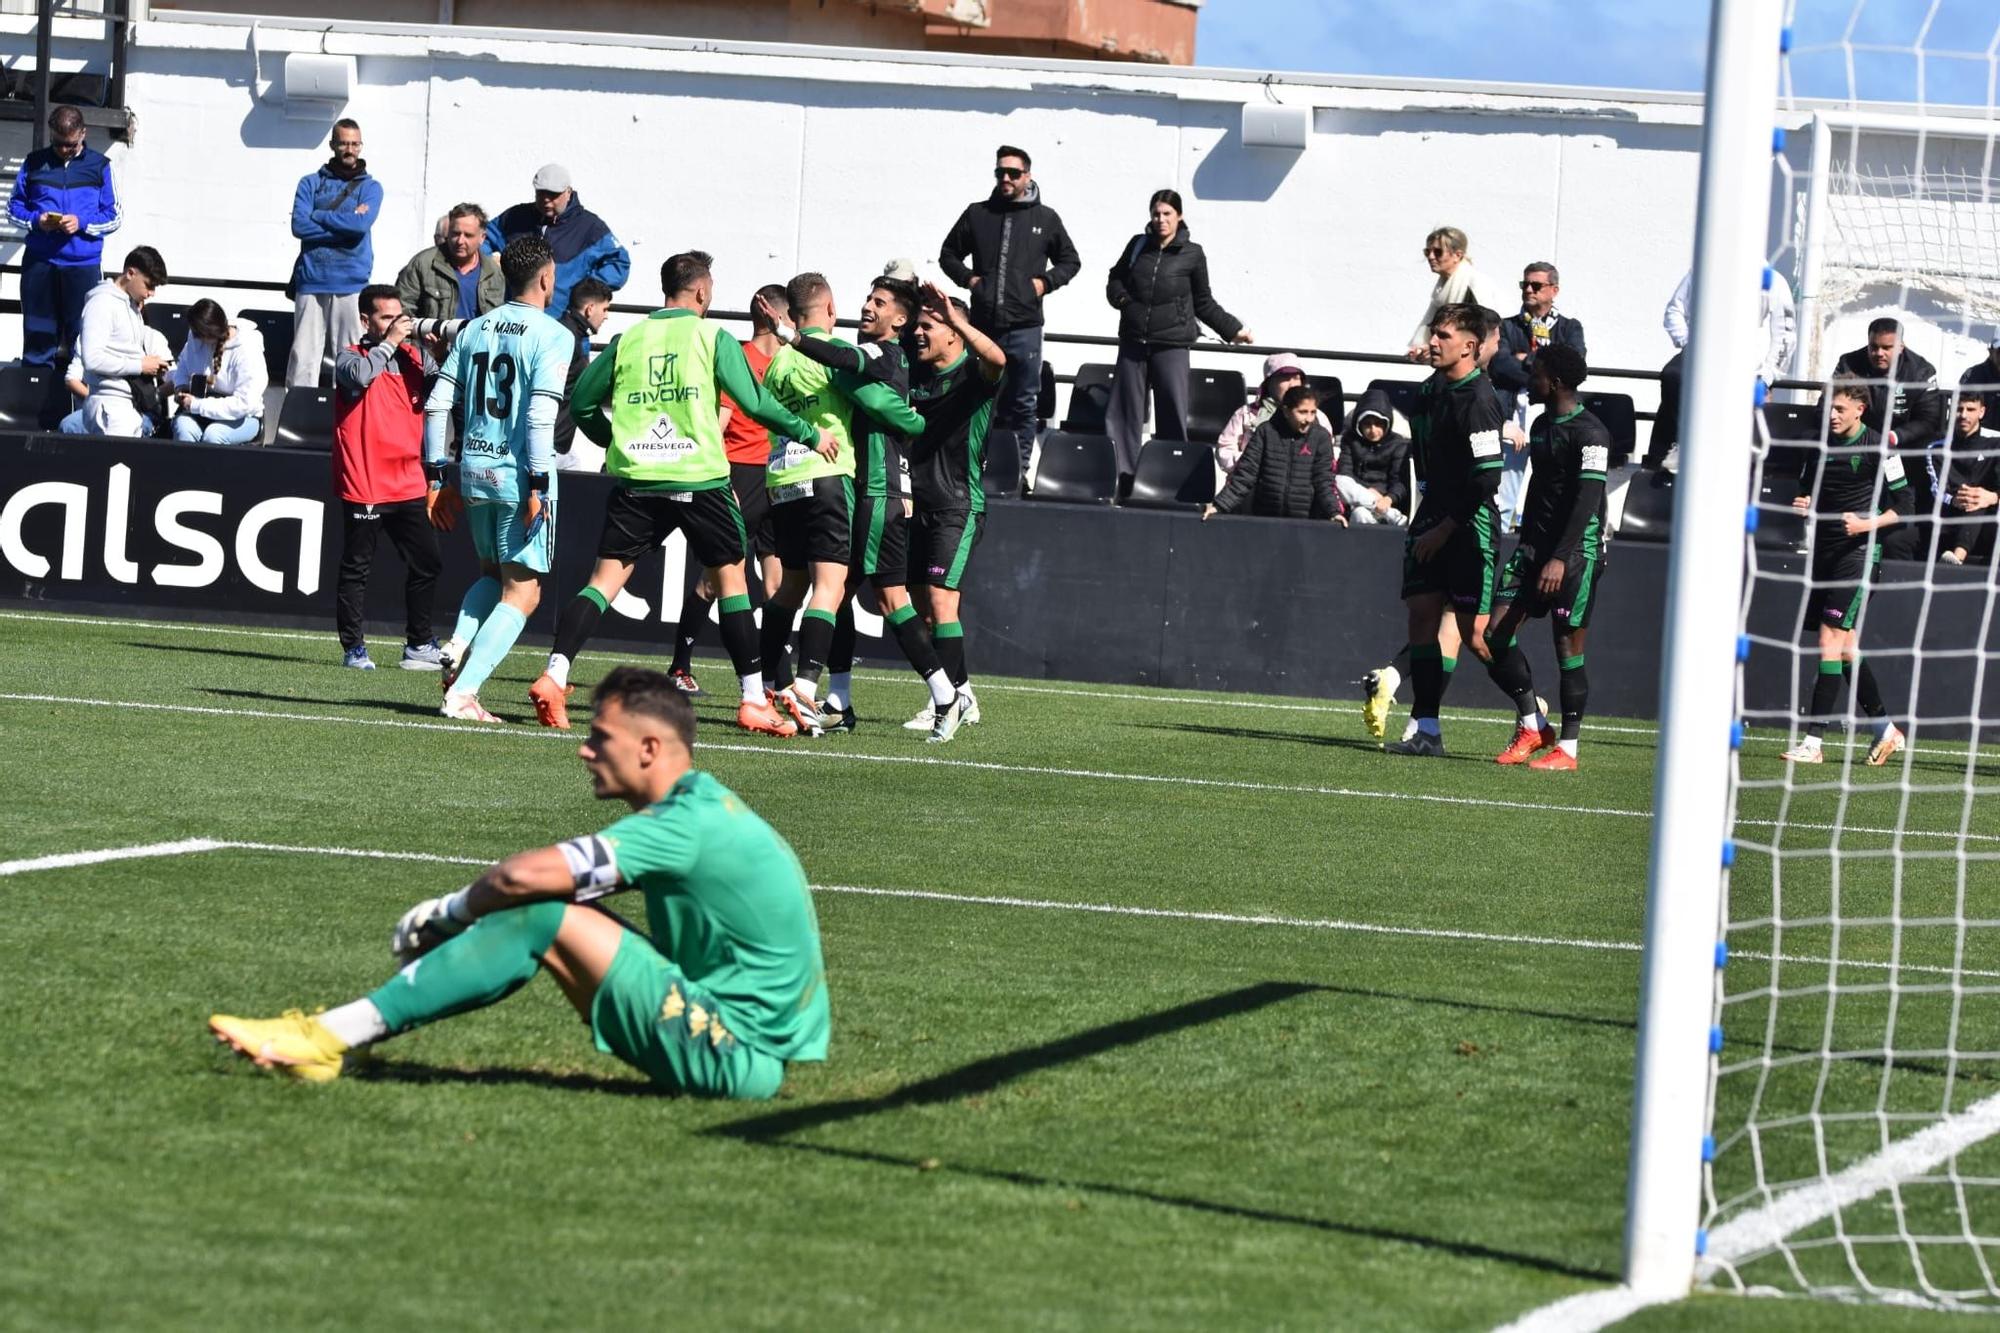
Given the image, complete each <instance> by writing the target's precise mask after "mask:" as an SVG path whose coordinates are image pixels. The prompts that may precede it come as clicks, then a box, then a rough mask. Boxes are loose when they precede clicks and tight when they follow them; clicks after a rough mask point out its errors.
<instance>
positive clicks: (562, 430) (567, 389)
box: [556, 307, 590, 454]
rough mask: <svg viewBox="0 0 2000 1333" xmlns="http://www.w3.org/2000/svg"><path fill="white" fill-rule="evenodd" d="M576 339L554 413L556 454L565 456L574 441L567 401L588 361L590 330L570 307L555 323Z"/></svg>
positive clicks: (574, 435) (580, 316) (573, 424)
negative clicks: (560, 395)
mask: <svg viewBox="0 0 2000 1333" xmlns="http://www.w3.org/2000/svg"><path fill="white" fill-rule="evenodd" d="M556 322H557V323H559V324H561V325H562V326H563V328H564V329H566V330H568V332H569V334H570V336H571V337H573V338H575V339H576V352H575V353H574V354H573V355H572V356H571V357H570V359H569V374H568V376H567V377H566V378H564V380H563V400H562V406H561V407H560V408H558V409H557V411H556V452H557V453H559V454H566V453H568V452H569V447H570V445H571V444H573V443H575V441H576V423H575V422H574V421H572V420H570V416H569V400H570V397H571V395H572V394H573V393H574V392H575V390H576V382H577V380H578V379H579V378H581V377H582V375H583V367H584V363H585V362H587V361H589V359H590V328H589V326H588V325H586V324H585V323H584V322H583V316H582V315H579V314H578V313H577V312H576V310H575V309H574V308H573V307H572V308H571V309H568V310H565V311H563V312H562V317H561V318H560V319H558V320H557V321H556Z"/></svg>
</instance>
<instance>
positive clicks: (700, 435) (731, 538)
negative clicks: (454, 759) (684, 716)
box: [528, 250, 835, 736]
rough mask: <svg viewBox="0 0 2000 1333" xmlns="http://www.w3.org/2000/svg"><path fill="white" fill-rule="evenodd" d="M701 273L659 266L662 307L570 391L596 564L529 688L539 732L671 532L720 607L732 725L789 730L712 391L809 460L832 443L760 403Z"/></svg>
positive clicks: (552, 719)
mask: <svg viewBox="0 0 2000 1333" xmlns="http://www.w3.org/2000/svg"><path fill="white" fill-rule="evenodd" d="M713 263H714V261H713V260H712V259H711V258H710V257H709V256H708V255H706V254H704V253H702V252H701V251H700V250H689V251H686V252H685V253H683V254H678V255H671V256H669V257H668V259H667V262H666V263H664V264H662V265H661V266H660V286H661V288H662V290H663V293H664V295H665V297H666V305H665V306H664V307H663V308H661V309H659V310H655V311H654V312H653V313H652V314H650V315H648V316H647V317H646V318H645V319H643V320H641V321H639V322H638V323H637V324H634V325H633V326H632V327H631V328H629V329H627V330H625V331H624V332H623V333H621V334H619V335H618V336H617V337H615V338H613V339H612V340H611V343H610V345H609V346H608V347H606V348H605V349H604V352H603V354H602V355H600V356H599V357H597V359H596V360H594V361H592V362H591V363H590V366H589V368H588V369H586V370H585V371H584V372H583V375H582V377H581V378H579V379H578V380H577V382H576V389H575V391H574V393H573V394H572V396H571V399H570V415H571V416H572V417H573V418H575V420H576V428H577V429H578V430H580V431H582V432H583V433H584V434H585V435H587V436H589V437H590V438H591V439H593V440H595V441H597V442H598V443H599V444H602V445H604V446H606V448H607V449H608V450H609V453H607V454H606V456H605V460H604V470H605V471H606V472H608V473H610V474H611V481H612V486H611V492H610V495H609V496H608V497H607V498H606V500H605V502H604V531H603V533H602V534H601V535H600V536H599V537H598V539H597V567H596V569H595V570H593V571H592V573H591V575H590V582H589V583H587V584H585V585H584V588H583V590H582V591H581V592H579V593H577V595H576V596H575V597H574V598H572V599H571V601H570V603H569V605H568V606H565V607H564V608H563V611H562V618H561V619H559V620H558V621H557V622H556V642H555V651H554V652H552V653H550V654H549V661H548V666H547V667H546V669H545V670H544V671H543V672H542V675H541V676H540V677H539V678H538V679H537V680H536V681H535V683H534V684H533V685H531V686H529V687H528V697H529V698H531V699H533V700H534V703H535V713H536V715H537V716H538V717H539V718H540V719H541V721H542V725H543V726H547V727H560V728H563V729H565V730H567V729H568V727H569V711H568V707H567V700H568V698H569V692H570V683H569V671H570V666H571V664H572V663H574V662H575V661H576V658H577V654H579V653H581V652H582V651H583V646H584V645H585V644H586V643H588V642H590V636H591V635H592V634H593V633H594V632H595V631H596V629H597V623H598V621H599V620H601V619H603V617H604V613H605V612H606V611H607V610H609V609H610V607H611V599H612V598H614V597H616V596H617V595H618V593H619V591H620V590H621V589H623V588H624V586H625V581H626V580H627V579H629V578H631V577H632V566H633V565H635V564H637V563H638V561H639V558H640V557H641V556H643V555H645V554H646V552H648V551H650V550H652V549H653V548H654V547H655V546H658V545H660V544H661V543H662V542H664V541H665V540H666V539H667V538H668V537H669V536H670V535H672V534H673V533H674V532H676V531H681V532H685V533H686V534H687V542H688V550H689V552H690V553H691V554H692V555H693V556H694V558H695V559H696V560H699V561H700V562H701V565H702V568H703V569H705V570H707V571H708V581H709V586H710V587H711V588H713V589H715V590H716V592H717V594H718V596H719V598H720V602H721V607H722V614H721V621H722V624H721V629H722V644H723V647H725V648H726V649H728V650H729V659H730V661H731V662H732V663H734V664H735V667H736V675H737V679H738V681H739V682H740V683H741V685H742V688H743V702H742V703H741V704H740V705H739V706H738V707H737V710H736V723H737V725H738V726H740V727H742V728H743V729H744V730H746V731H760V732H766V733H768V734H770V735H774V736H792V735H796V734H797V732H798V727H797V726H796V725H795V724H794V723H793V722H792V720H791V719H790V718H788V717H785V716H783V715H782V714H780V713H779V712H778V711H777V710H776V709H774V708H773V707H772V706H771V705H770V703H768V702H767V701H766V700H765V698H764V673H763V671H762V669H761V668H760V667H759V666H758V664H757V623H756V619H755V617H754V616H753V614H752V612H751V610H750V585H749V583H748V582H747V581H746V579H745V575H744V568H743V567H744V562H745V561H746V560H747V559H748V557H749V536H748V534H747V533H746V531H745V530H744V527H743V511H742V510H741V509H740V508H739V507H738V506H737V503H736V494H735V492H734V491H732V490H731V489H730V484H729V455H728V453H727V452H726V451H725V450H724V449H723V446H722V421H721V416H720V414H719V409H718V408H717V405H716V396H715V395H716V390H718V389H721V390H723V391H724V392H726V393H728V395H729V396H730V398H731V399H733V400H734V401H735V403H736V405H737V406H738V407H740V408H741V409H743V411H744V412H745V413H747V414H748V415H749V416H750V417H751V418H752V419H754V420H755V421H757V422H758V423H759V424H761V425H763V426H764V427H766V428H767V429H769V430H773V431H776V432H777V433H778V434H779V435H780V436H782V437H784V438H786V439H789V440H792V441H794V442H796V443H798V444H800V445H803V446H804V447H805V448H807V449H814V448H826V449H832V448H833V447H834V444H835V441H834V438H833V435H832V433H831V432H828V431H824V430H817V429H815V428H814V427H813V426H812V425H810V424H809V423H807V422H806V421H804V420H802V419H801V418H800V417H799V416H798V415H797V414H796V413H794V412H792V411H790V410H789V409H787V408H786V407H785V406H784V404H782V403H780V402H778V400H777V399H775V398H773V397H771V395H770V394H768V393H766V392H765V391H764V386H763V385H761V384H759V383H758V382H757V377H756V376H755V375H752V374H751V373H750V363H749V362H748V361H746V360H744V359H743V345H742V344H741V343H739V342H737V341H736V339H735V338H733V337H731V336H730V335H729V333H728V332H727V331H726V330H724V329H723V327H722V326H721V325H720V324H715V323H712V322H710V321H709V320H708V319H707V317H706V316H707V314H708V307H709V303H710V302H711V301H713V300H714V299H715V278H714V277H713V276H712V274H711V272H710V267H711V265H712V264H713Z"/></svg>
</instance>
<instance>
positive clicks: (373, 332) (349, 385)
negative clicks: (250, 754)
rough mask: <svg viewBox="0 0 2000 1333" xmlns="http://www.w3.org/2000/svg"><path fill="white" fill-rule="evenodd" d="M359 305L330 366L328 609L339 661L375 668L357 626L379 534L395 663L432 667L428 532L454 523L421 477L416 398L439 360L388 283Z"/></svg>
mask: <svg viewBox="0 0 2000 1333" xmlns="http://www.w3.org/2000/svg"><path fill="white" fill-rule="evenodd" d="M357 305H358V307H359V309H360V311H361V317H362V333H361V336H360V338H359V340H358V341H356V342H355V343H354V344H353V345H351V346H348V347H345V348H343V349H342V350H341V353H340V359H339V360H338V361H337V362H335V363H334V370H333V389H334V393H333V489H334V493H335V494H336V495H338V496H339V497H340V511H341V549H340V574H339V577H338V579H337V580H336V582H335V584H334V593H333V603H334V627H335V630H336V632H337V633H338V634H339V635H340V649H341V661H340V664H341V665H342V666H344V667H353V668H356V669H359V670H362V671H372V670H374V669H375V663H374V662H373V661H372V660H371V659H370V658H369V656H368V645H367V643H366V641H365V640H364V639H363V637H362V627H361V622H362V611H363V607H364V604H365V602H366V599H367V595H368V572H369V569H370V568H371V567H372V566H373V564H374V561H375V539H376V538H377V537H379V536H381V535H382V534H383V533H385V532H386V533H387V534H388V537H389V540H390V541H391V542H392V543H393V544H394V545H395V547H396V554H397V555H399V556H401V557H402V559H403V568H404V570H405V571H406V577H405V579H404V582H403V638H404V645H403V660H402V662H401V665H402V666H403V668H404V669H405V670H409V671H437V670H440V669H441V668H442V666H443V664H444V662H443V657H442V656H441V654H440V653H439V650H438V645H437V641H436V639H435V638H434V637H433V635H432V633H431V604H432V601H433V599H434V598H435V596H436V591H437V579H438V571H439V568H440V567H441V563H442V561H441V559H440V557H439V555H438V544H437V535H436V533H434V532H433V531H432V526H433V523H435V524H436V526H438V527H442V528H445V529H449V528H450V527H451V526H452V524H453V522H454V521H455V519H456V515H455V514H454V513H453V511H452V509H451V508H450V502H449V501H448V500H447V499H445V498H444V493H443V492H439V495H438V498H437V499H433V498H432V493H431V489H430V482H429V480H428V479H427V478H426V477H425V476H424V467H423V449H424V402H425V399H426V398H427V397H428V396H429V393H430V382H431V380H432V378H433V377H434V376H435V375H436V374H437V362H436V361H435V360H434V359H433V358H432V357H431V354H430V350H429V349H428V348H427V347H425V346H424V345H423V344H422V343H421V342H418V341H416V340H414V339H412V338H411V337H410V317H409V316H408V315H405V314H404V313H403V302H402V298H400V297H398V296H397V295H396V289H395V288H394V287H390V286H387V285H386V284H377V285H375V286H370V287H365V288H363V289H362V291H361V292H360V295H359V298H358V300H357ZM526 390H527V386H526V385H521V386H519V391H520V392H526Z"/></svg>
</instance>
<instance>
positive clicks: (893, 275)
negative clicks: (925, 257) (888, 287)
mask: <svg viewBox="0 0 2000 1333" xmlns="http://www.w3.org/2000/svg"><path fill="white" fill-rule="evenodd" d="M882 276H883V277H885V278H889V279H892V280H894V281H896V282H915V281H916V280H917V263H916V261H915V260H914V259H892V260H890V261H889V262H888V263H886V264H884V265H883V266H882Z"/></svg>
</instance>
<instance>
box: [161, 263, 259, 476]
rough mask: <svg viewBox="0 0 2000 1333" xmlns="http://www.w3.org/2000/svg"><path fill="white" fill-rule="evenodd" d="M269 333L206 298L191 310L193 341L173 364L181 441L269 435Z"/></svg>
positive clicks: (245, 440) (246, 440)
mask: <svg viewBox="0 0 2000 1333" xmlns="http://www.w3.org/2000/svg"><path fill="white" fill-rule="evenodd" d="M269 383H270V372H269V371H267V370H266V369H265V368H264V337H263V335H262V334H261V333H260V332H258V329H257V326H256V325H255V324H252V323H251V322H250V321H249V320H246V319H241V318H239V319H237V320H235V321H234V322H232V321H231V320H230V318H229V316H227V315H225V314H224V313H223V312H222V307H221V306H220V305H218V304H216V303H215V302H214V301H211V300H209V299H208V298H206V297H204V298H202V299H201V300H199V301H196V302H195V303H194V304H193V305H192V306H190V307H189V308H188V340H187V345H186V346H185V347H183V348H182V349H181V355H180V360H178V361H176V362H175V363H174V375H173V386H174V390H175V397H174V401H175V403H176V404H177V412H176V415H175V416H174V438H175V439H176V440H178V441H180V442H181V443H182V444H252V443H255V442H256V441H257V440H259V439H261V438H262V437H263V434H264V389H265V387H266V386H267V385H268V384H269Z"/></svg>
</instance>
